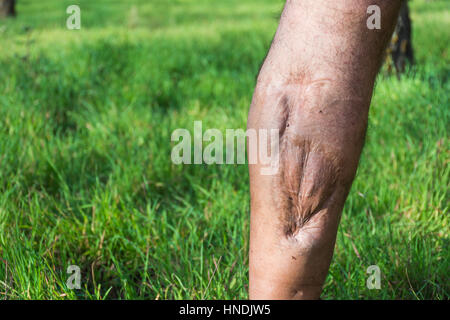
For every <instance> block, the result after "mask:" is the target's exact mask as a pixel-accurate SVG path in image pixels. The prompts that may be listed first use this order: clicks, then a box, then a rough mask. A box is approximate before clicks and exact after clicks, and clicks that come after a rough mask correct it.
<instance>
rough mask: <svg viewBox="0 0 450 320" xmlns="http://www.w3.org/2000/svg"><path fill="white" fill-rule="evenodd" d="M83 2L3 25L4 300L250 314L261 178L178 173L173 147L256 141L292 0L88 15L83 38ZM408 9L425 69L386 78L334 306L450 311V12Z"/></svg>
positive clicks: (30, 11)
mask: <svg viewBox="0 0 450 320" xmlns="http://www.w3.org/2000/svg"><path fill="white" fill-rule="evenodd" d="M71 4H74V3H73V1H66V0H64V1H58V0H45V1H31V0H19V1H18V6H17V12H18V16H17V18H15V19H7V20H1V21H0V80H1V81H0V297H2V298H5V299H68V298H69V299H108V298H109V299H110V298H116V299H117V298H119V299H144V298H145V299H180V298H184V299H201V298H205V299H245V298H247V283H248V276H247V271H248V267H247V265H248V259H247V252H248V247H247V243H248V227H249V188H248V173H247V167H246V166H244V165H220V166H219V165H211V166H207V165H195V166H194V165H190V166H189V165H187V166H176V165H173V164H172V163H171V161H170V152H171V147H172V145H171V143H170V135H171V133H172V131H173V130H175V129H176V128H187V129H189V130H192V129H193V122H194V121H196V120H202V121H203V128H204V130H205V129H206V128H218V129H221V130H223V132H224V130H225V129H226V128H245V126H246V117H247V110H248V107H249V104H250V99H251V95H252V91H253V87H254V85H255V77H256V74H257V72H258V68H259V65H260V64H261V62H262V60H263V58H264V56H265V53H266V51H267V49H268V47H269V45H270V41H271V39H272V37H273V34H274V32H275V29H276V26H277V19H278V16H279V13H280V12H281V9H282V6H283V1H280V0H276V1H275V0H272V1H269V0H239V1H238V0H227V1H218V0H217V1H215V0H210V1H207V0H197V1H194V0H178V1H163V0H159V1H158V0H154V1H144V0H130V1H119V0H97V1H87V0H84V1H77V3H76V4H78V5H79V6H80V7H81V19H82V29H81V30H79V31H76V30H74V31H70V30H67V29H66V27H65V25H66V19H67V17H68V15H67V14H66V8H67V6H69V5H71ZM410 6H411V10H412V12H411V17H412V20H413V45H414V48H415V53H416V63H417V65H416V67H415V68H414V70H413V72H411V73H410V74H409V75H407V76H402V77H401V78H397V77H395V76H389V75H387V74H386V72H382V73H381V75H380V76H379V78H378V81H377V86H376V90H375V95H374V98H373V103H372V108H371V114H370V122H369V130H368V137H367V143H366V146H365V149H364V152H363V156H362V160H361V165H360V168H359V171H358V175H357V178H356V180H355V183H354V185H353V188H352V191H351V194H350V196H349V199H348V201H347V203H346V206H345V209H344V214H343V218H342V223H341V226H340V229H339V234H338V240H337V245H336V251H335V256H334V259H333V262H332V265H331V268H330V273H329V275H328V278H327V280H326V284H325V289H324V293H323V296H322V298H324V299H448V298H449V295H450V281H449V280H450V279H449V270H450V268H449V267H450V264H449V257H450V249H449V214H448V184H449V172H450V171H449V166H448V164H449V158H450V157H449V155H450V152H449V140H448V136H449V135H448V127H449V115H450V111H449V107H450V103H449V95H448V92H449V89H450V84H449V74H450V70H449V69H450V67H449V65H450V64H449V62H450V58H449V56H448V48H449V39H450V10H449V3H448V2H447V1H445V0H442V1H440V0H436V1H425V0H414V1H411V4H410ZM72 264H73V265H79V266H80V267H81V270H82V280H81V283H82V289H81V290H70V289H68V288H67V286H66V280H67V279H68V277H69V275H68V274H67V273H66V269H67V267H68V266H69V265H72ZM374 264H376V265H378V266H379V267H380V268H381V271H382V282H381V285H382V287H381V290H368V289H367V288H366V279H367V277H368V275H367V274H366V269H367V267H368V266H370V265H374Z"/></svg>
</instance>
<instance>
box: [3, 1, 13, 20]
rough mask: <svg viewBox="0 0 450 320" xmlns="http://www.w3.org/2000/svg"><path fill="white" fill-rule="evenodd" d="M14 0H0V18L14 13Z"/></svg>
mask: <svg viewBox="0 0 450 320" xmlns="http://www.w3.org/2000/svg"><path fill="white" fill-rule="evenodd" d="M15 6H16V0H0V18H4V17H9V16H15V15H16V10H15Z"/></svg>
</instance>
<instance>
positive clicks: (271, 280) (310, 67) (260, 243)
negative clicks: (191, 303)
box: [248, 0, 401, 299]
mask: <svg viewBox="0 0 450 320" xmlns="http://www.w3.org/2000/svg"><path fill="white" fill-rule="evenodd" d="M374 4H375V5H378V6H379V7H380V9H381V29H379V30H376V29H375V30H369V29H368V28H367V25H366V21H367V18H368V16H369V15H368V14H367V13H366V11H367V7H368V6H369V5H374ZM400 5H401V1H396V0H340V1H335V0H288V1H287V2H286V5H285V8H284V11H283V13H282V16H281V20H280V25H279V27H278V30H277V33H276V35H275V38H274V40H273V43H272V46H271V48H270V50H269V53H268V55H267V58H266V60H265V62H264V64H263V67H262V68H261V72H260V74H259V76H258V81H257V86H256V89H255V92H254V96H253V101H252V105H251V108H250V112H249V118H248V128H249V129H256V130H259V129H268V130H270V129H278V130H279V132H280V138H279V144H280V155H279V161H280V163H279V169H278V172H277V173H276V174H273V175H262V174H261V168H262V167H263V164H261V163H257V164H253V165H250V192H251V228H250V298H251V299H317V298H319V297H320V294H321V291H322V286H323V283H324V281H325V277H326V275H327V273H328V269H329V266H330V262H331V258H332V255H333V250H334V245H335V240H336V233H337V229H338V225H339V220H340V216H341V212H342V208H343V206H344V202H345V200H346V198H347V195H348V192H349V190H350V187H351V184H352V182H353V179H354V176H355V173H356V169H357V166H358V161H359V157H360V154H361V150H362V147H363V144H364V138H365V132H366V127H367V117H368V110H369V105H370V100H371V97H372V91H373V86H374V81H375V77H376V74H377V72H378V70H379V67H380V62H381V60H382V56H383V51H384V49H385V47H386V45H387V43H388V41H389V39H390V36H391V34H392V32H393V29H394V26H395V22H396V19H397V15H398V11H399V8H400Z"/></svg>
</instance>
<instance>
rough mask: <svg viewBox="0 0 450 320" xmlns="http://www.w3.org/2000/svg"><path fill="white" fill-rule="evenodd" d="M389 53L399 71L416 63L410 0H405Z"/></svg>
mask: <svg viewBox="0 0 450 320" xmlns="http://www.w3.org/2000/svg"><path fill="white" fill-rule="evenodd" d="M388 54H390V57H391V59H392V64H393V65H394V67H395V70H396V71H397V73H402V72H404V71H405V69H406V66H407V65H408V64H409V65H412V64H413V63H414V52H413V47H412V39H411V19H410V18H409V8H408V1H403V4H402V8H401V10H400V16H399V18H398V22H397V27H396V28H395V32H394V35H393V37H392V40H391V44H390V46H389V48H388Z"/></svg>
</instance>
